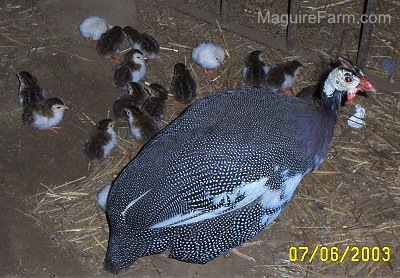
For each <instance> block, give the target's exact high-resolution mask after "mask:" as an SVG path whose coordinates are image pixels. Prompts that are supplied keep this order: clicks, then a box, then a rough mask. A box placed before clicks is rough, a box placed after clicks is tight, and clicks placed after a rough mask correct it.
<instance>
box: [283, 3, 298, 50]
mask: <svg viewBox="0 0 400 278" xmlns="http://www.w3.org/2000/svg"><path fill="white" fill-rule="evenodd" d="M299 12H300V0H290V1H289V19H290V18H291V17H292V18H295V17H296V16H297V15H298V14H299ZM297 29H298V25H297V23H296V22H293V20H289V22H288V26H287V33H286V43H287V48H288V49H289V50H292V49H294V48H295V47H296V44H297Z"/></svg>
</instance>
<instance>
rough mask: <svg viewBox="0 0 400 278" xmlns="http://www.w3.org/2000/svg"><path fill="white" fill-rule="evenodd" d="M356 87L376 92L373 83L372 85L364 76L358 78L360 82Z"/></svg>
mask: <svg viewBox="0 0 400 278" xmlns="http://www.w3.org/2000/svg"><path fill="white" fill-rule="evenodd" d="M356 88H357V89H359V90H360V91H368V92H373V93H376V89H375V87H374V85H372V83H371V82H370V81H369V80H368V78H367V77H365V76H363V77H361V78H360V84H358V85H357V87H356Z"/></svg>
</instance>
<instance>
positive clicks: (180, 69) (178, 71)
mask: <svg viewBox="0 0 400 278" xmlns="http://www.w3.org/2000/svg"><path fill="white" fill-rule="evenodd" d="M188 72H189V71H188V69H187V68H186V66H185V64H182V63H177V64H175V65H174V74H175V75H182V74H187V73H188Z"/></svg>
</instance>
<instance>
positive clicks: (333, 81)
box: [325, 59, 376, 102]
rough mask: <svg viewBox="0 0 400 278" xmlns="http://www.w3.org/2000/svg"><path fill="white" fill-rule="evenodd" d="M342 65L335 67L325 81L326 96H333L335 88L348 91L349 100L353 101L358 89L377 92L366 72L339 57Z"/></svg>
mask: <svg viewBox="0 0 400 278" xmlns="http://www.w3.org/2000/svg"><path fill="white" fill-rule="evenodd" d="M339 61H340V63H341V65H340V66H338V67H337V68H335V69H333V70H332V71H331V72H330V73H329V75H328V78H327V81H326V82H325V97H331V96H332V95H333V93H334V91H335V90H337V91H340V92H342V93H347V100H348V101H349V102H353V101H354V99H355V97H356V94H357V92H358V91H371V92H375V91H376V90H375V87H374V86H373V85H372V84H371V82H370V81H369V80H368V78H367V77H366V76H365V75H364V73H363V72H362V71H361V70H360V69H359V68H357V67H356V66H354V65H352V64H351V63H350V62H349V61H347V60H344V59H339Z"/></svg>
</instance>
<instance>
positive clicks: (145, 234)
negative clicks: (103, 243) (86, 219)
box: [103, 229, 169, 274]
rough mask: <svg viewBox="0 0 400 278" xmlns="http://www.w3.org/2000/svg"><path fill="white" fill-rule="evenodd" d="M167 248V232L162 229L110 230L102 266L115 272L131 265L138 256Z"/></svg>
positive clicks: (157, 252)
mask: <svg viewBox="0 0 400 278" xmlns="http://www.w3.org/2000/svg"><path fill="white" fill-rule="evenodd" d="M168 248H169V240H168V232H166V231H165V230H162V229H157V230H153V229H146V230H139V231H136V232H132V231H129V232H128V231H126V232H122V233H121V232H120V233H118V234H117V233H113V231H112V230H111V231H110V237H109V239H108V247H107V253H106V257H105V259H104V262H103V267H104V269H105V270H107V271H109V272H111V273H114V274H117V273H118V272H120V271H121V270H123V269H125V268H128V267H129V266H130V265H132V264H133V263H134V262H135V261H136V260H137V259H138V258H140V257H143V256H148V255H153V254H159V253H162V252H164V251H166V250H167V249H168Z"/></svg>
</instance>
